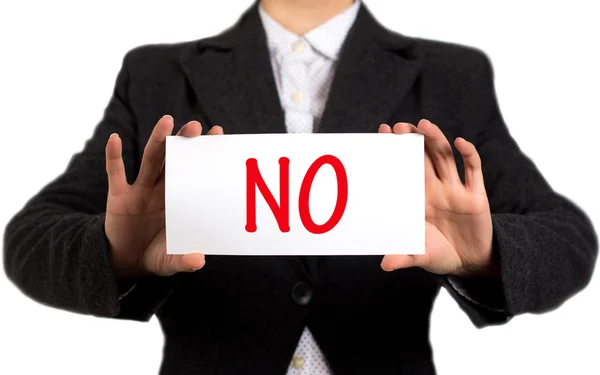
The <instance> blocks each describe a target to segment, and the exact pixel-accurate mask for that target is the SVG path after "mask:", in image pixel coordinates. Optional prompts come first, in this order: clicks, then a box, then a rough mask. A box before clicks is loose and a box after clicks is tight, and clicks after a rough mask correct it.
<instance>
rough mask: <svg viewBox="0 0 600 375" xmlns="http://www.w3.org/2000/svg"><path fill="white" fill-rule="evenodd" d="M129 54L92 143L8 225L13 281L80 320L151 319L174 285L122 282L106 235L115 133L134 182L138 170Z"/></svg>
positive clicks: (155, 280)
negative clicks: (108, 157) (109, 145)
mask: <svg viewBox="0 0 600 375" xmlns="http://www.w3.org/2000/svg"><path fill="white" fill-rule="evenodd" d="M130 54H131V53H128V54H127V55H126V57H125V58H124V60H123V64H122V67H121V69H120V71H119V74H118V76H117V79H116V83H115V86H114V92H113V95H112V97H111V99H110V101H109V104H108V105H107V107H106V109H105V112H104V115H103V118H102V119H101V121H100V122H99V124H98V125H97V126H96V128H95V130H94V132H93V135H92V137H91V138H90V139H89V140H88V141H87V142H86V143H85V145H84V147H83V149H82V150H81V151H80V152H78V153H77V154H75V155H74V156H73V157H72V159H71V160H70V162H69V164H68V166H67V168H66V170H65V171H64V172H63V173H62V174H61V175H60V176H58V177H57V178H56V179H55V180H53V181H51V182H50V183H48V184H47V185H46V186H45V187H43V188H42V189H41V191H40V192H38V193H37V194H36V195H35V196H34V197H33V198H31V199H30V200H29V201H28V202H26V204H25V205H24V207H23V208H22V209H21V210H20V211H19V212H18V213H17V214H16V215H15V216H14V217H13V218H12V219H11V220H10V221H9V223H8V225H7V226H6V228H5V233H4V244H3V247H4V249H3V250H4V259H3V260H4V268H5V272H6V275H7V276H8V278H9V279H10V280H11V281H12V282H13V283H14V284H15V285H16V286H17V287H18V288H19V289H20V290H21V291H22V292H23V293H24V294H25V295H27V296H29V297H30V298H32V299H34V300H36V301H37V302H39V303H42V304H45V305H48V306H51V307H55V308H60V309H64V310H68V311H72V312H76V313H81V314H89V315H96V316H101V317H116V318H125V319H135V320H149V319H150V317H151V316H152V315H153V313H154V312H155V310H156V308H157V307H158V306H159V304H160V302H161V301H162V300H163V299H164V298H166V296H167V295H168V293H169V290H170V289H169V282H170V279H169V278H159V277H146V278H143V279H140V280H117V278H116V276H115V273H114V270H113V268H112V266H111V262H110V251H109V247H108V242H107V239H106V234H105V232H104V217H105V210H106V200H107V193H108V181H107V176H106V166H105V146H106V142H107V140H108V137H109V136H110V134H111V133H115V132H116V133H118V134H119V135H120V137H121V138H122V140H123V158H124V162H125V168H126V172H127V177H128V180H129V181H132V180H133V179H134V177H135V175H137V172H138V169H139V160H137V159H138V158H137V157H136V155H137V151H138V150H137V146H136V137H137V130H136V123H135V119H134V116H133V114H132V111H131V109H130V106H129V104H128V97H127V92H128V85H129V81H130V79H129V72H128V69H127V61H128V56H129V55H130ZM132 285H135V286H134V287H133V288H131V286H132Z"/></svg>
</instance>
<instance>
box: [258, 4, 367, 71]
mask: <svg viewBox="0 0 600 375" xmlns="http://www.w3.org/2000/svg"><path fill="white" fill-rule="evenodd" d="M359 9H360V0H355V1H354V3H353V4H352V6H351V7H349V8H348V9H346V10H345V11H343V12H342V13H340V14H338V15H336V16H335V17H333V18H331V19H329V20H328V21H326V22H325V23H323V24H321V25H319V26H318V27H317V28H315V29H312V30H311V31H309V32H308V33H306V34H304V35H303V36H302V38H304V39H305V40H306V41H307V42H308V43H309V44H310V45H311V47H312V48H313V49H315V50H317V51H318V52H320V53H321V54H323V55H325V56H326V57H328V58H330V59H332V60H337V59H338V56H339V53H340V49H341V48H342V44H343V43H344V40H345V39H346V36H347V35H348V32H349V31H350V28H351V27H352V25H353V24H354V21H355V20H356V16H357V15H358V10H359ZM259 14H260V18H261V20H262V23H263V26H264V28H265V32H266V34H267V41H268V45H269V49H271V50H274V51H276V52H287V51H289V50H290V48H291V45H292V44H293V43H294V42H295V41H297V40H298V38H299V37H300V36H298V35H296V34H294V33H292V32H290V31H289V30H287V29H285V28H284V27H283V26H281V25H280V24H279V23H278V22H277V21H275V20H274V19H273V17H271V16H270V15H269V14H268V13H267V12H266V11H265V10H264V9H262V7H261V6H259Z"/></svg>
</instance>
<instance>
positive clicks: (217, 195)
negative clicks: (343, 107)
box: [165, 134, 425, 255]
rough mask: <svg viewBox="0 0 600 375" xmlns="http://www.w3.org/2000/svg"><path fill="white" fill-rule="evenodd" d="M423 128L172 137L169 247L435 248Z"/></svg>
mask: <svg viewBox="0 0 600 375" xmlns="http://www.w3.org/2000/svg"><path fill="white" fill-rule="evenodd" d="M423 147H424V143H423V136H422V135H420V134H405V135H394V134H252V135H217V136H200V137H196V138H185V137H181V136H170V137H168V138H167V145H166V159H165V168H166V177H165V178H166V186H165V190H166V191H165V194H166V196H165V200H166V234H167V252H168V253H169V254H185V253H193V252H200V253H204V254H209V255H210V254H220V255H368V254H370V255H383V254H423V253H424V252H425V203H424V202H425V186H424V156H423V152H424V148H423Z"/></svg>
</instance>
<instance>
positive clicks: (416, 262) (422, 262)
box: [381, 254, 428, 271]
mask: <svg viewBox="0 0 600 375" xmlns="http://www.w3.org/2000/svg"><path fill="white" fill-rule="evenodd" d="M427 262H428V257H427V255H426V254H418V255H392V254H388V255H386V256H384V257H383V260H382V261H381V268H382V269H383V270H384V271H395V270H398V269H404V268H410V267H425V266H426V265H427Z"/></svg>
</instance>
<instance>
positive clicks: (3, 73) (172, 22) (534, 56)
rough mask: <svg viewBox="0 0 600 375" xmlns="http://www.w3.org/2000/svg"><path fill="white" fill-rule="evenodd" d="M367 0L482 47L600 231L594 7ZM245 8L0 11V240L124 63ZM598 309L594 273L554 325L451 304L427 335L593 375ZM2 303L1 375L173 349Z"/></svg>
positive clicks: (512, 110)
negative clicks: (478, 313) (482, 320)
mask: <svg viewBox="0 0 600 375" xmlns="http://www.w3.org/2000/svg"><path fill="white" fill-rule="evenodd" d="M365 1H366V2H367V4H368V5H369V7H370V9H371V10H372V12H373V13H374V14H375V16H376V17H378V18H379V20H380V21H381V22H382V23H383V24H385V25H386V26H388V27H390V28H392V29H395V30H397V31H400V32H402V33H404V34H407V35H414V36H420V37H427V38H433V39H438V40H444V41H451V42H456V43H461V44H468V45H472V46H476V47H479V48H481V49H483V50H485V51H486V52H487V53H488V55H489V56H490V57H491V59H492V62H493V63H494V67H495V71H496V82H497V91H498V95H499V99H500V103H501V108H502V111H503V114H504V116H505V118H506V121H507V123H508V125H509V127H510V129H511V131H512V133H513V134H514V137H515V138H516V139H517V141H518V142H519V144H520V145H521V147H522V148H523V150H524V151H525V152H526V153H527V154H528V155H530V156H531V157H532V158H533V159H534V161H535V162H536V163H537V165H538V166H539V168H540V170H541V171H542V172H543V173H544V175H545V176H546V177H547V179H548V180H549V182H550V183H551V184H552V185H553V187H554V188H555V189H556V190H557V191H559V192H561V193H564V194H566V195H567V196H569V197H571V198H572V199H573V200H574V201H575V202H576V203H578V204H580V205H581V206H582V207H584V209H585V210H586V212H587V213H588V214H589V215H590V216H591V218H592V220H593V221H594V223H595V225H596V227H597V228H600V204H599V199H598V196H597V194H598V185H597V184H595V182H596V181H597V173H598V165H597V163H598V160H600V158H599V157H598V146H597V145H598V130H597V129H598V126H599V125H600V124H599V121H598V118H597V111H596V109H597V106H598V99H599V95H598V91H597V90H598V88H599V87H600V77H599V73H598V72H599V70H598V66H600V61H599V60H600V59H599V57H598V40H597V37H598V35H600V29H599V27H598V23H597V12H595V11H594V5H595V2H593V1H587V0H572V1H569V2H562V1H561V2H558V1H545V2H542V1H519V2H516V1H515V2H512V1H495V2H492V1H465V0H454V1H432V0H418V1H417V0H415V1H404V0H402V1H400V0H395V1H383V0H379V1H377V0H365ZM250 3H251V1H250V0H240V1H233V0H229V1H216V0H215V1H207V0H195V1H170V2H165V1H160V2H159V1H149V0H147V1H143V2H138V1H115V0H103V1H96V2H75V1H72V2H68V1H59V0H54V1H13V2H8V1H5V2H2V5H0V14H2V22H1V23H0V38H1V43H0V51H1V52H0V56H1V58H0V77H1V79H0V109H1V115H2V125H1V129H2V130H1V131H2V135H1V136H0V144H1V147H0V153H1V155H0V161H1V163H2V170H3V174H2V177H1V184H0V186H1V189H2V191H1V193H2V194H1V195H0V200H1V202H0V207H1V210H0V224H1V225H2V227H4V225H5V223H6V222H7V220H8V219H9V218H10V217H11V216H12V215H13V214H14V213H15V212H16V211H17V210H18V209H19V208H20V207H21V206H22V205H23V204H24V203H25V201H26V199H28V198H29V197H30V196H32V195H33V194H34V193H36V192H37V191H38V189H40V188H41V187H42V186H43V185H44V184H45V183H47V182H48V181H50V180H51V179H52V178H54V177H56V176H57V175H58V174H59V173H60V172H62V170H63V169H64V168H65V167H66V164H67V162H68V160H69V158H70V157H71V155H72V154H73V153H74V152H76V151H78V150H79V149H80V148H81V147H82V146H83V142H84V141H85V140H86V139H87V138H88V137H89V136H90V135H91V132H92V130H93V127H94V126H95V124H96V123H97V122H98V120H99V119H100V117H101V115H102V111H103V109H104V106H105V105H106V103H107V101H108V98H109V96H110V93H111V90H112V87H113V83H114V79H115V76H116V73H117V70H118V69H119V66H120V64H121V59H122V57H123V55H124V54H125V52H126V51H128V50H129V49H131V48H133V47H135V46H138V45H140V44H146V43H157V42H179V41H184V40H191V39H198V38H201V37H204V36H208V35H211V34H214V33H217V32H219V31H221V30H223V29H224V28H226V27H228V26H229V25H231V24H232V23H233V22H234V21H235V20H236V19H237V17H238V15H239V14H240V13H241V12H242V11H243V10H245V9H246V7H247V6H249V5H250ZM499 157H501V155H499ZM599 300H600V276H598V274H596V276H595V277H594V279H593V280H592V283H591V284H590V285H589V286H588V288H587V289H585V290H584V291H583V292H582V293H580V294H578V295H577V296H576V297H574V298H573V299H571V300H569V301H568V302H567V303H566V304H564V305H563V306H562V307H561V308H559V309H558V310H556V311H554V312H551V313H548V314H544V315H538V316H521V317H518V318H515V319H514V320H513V321H512V322H510V323H509V324H508V325H505V326H501V327H494V328H486V329H483V330H477V329H475V328H473V326H472V325H471V323H470V322H469V321H468V319H467V318H466V315H464V314H463V313H462V312H461V311H460V310H459V308H458V307H457V305H456V304H455V302H454V301H453V300H451V299H450V298H449V297H448V295H447V294H446V292H442V294H441V295H440V297H439V299H438V300H437V302H436V304H435V308H434V312H433V317H432V328H431V340H432V345H433V348H434V353H435V361H436V364H437V368H438V371H439V373H440V374H442V375H444V374H465V375H467V374H473V375H481V374H506V373H514V374H530V373H531V374H533V373H535V374H564V373H571V374H598V373H600V365H599V364H598V358H597V357H598V347H599V345H598V340H599V337H600V319H599V318H598V316H599V313H600V309H599ZM0 306H1V307H0V350H1V351H0V373H1V374H8V375H12V374H39V373H46V372H49V373H61V374H77V375H80V374H90V375H91V374H102V375H104V374H114V375H117V374H128V375H135V374H153V373H156V372H157V369H158V367H159V364H160V361H161V350H162V345H163V336H162V333H161V331H160V329H159V325H158V324H157V321H156V320H155V319H153V320H152V321H151V322H150V323H146V324H143V323H133V322H123V321H114V320H108V319H107V320H102V319H97V318H92V317H86V316H80V315H75V314H70V313H66V312H62V311H58V310H55V309H51V308H48V307H45V306H42V305H40V304H38V303H36V302H33V301H31V300H29V299H27V298H26V297H24V296H23V295H22V294H21V293H20V292H19V291H18V290H17V289H16V288H14V287H13V286H12V285H11V284H10V283H9V282H8V281H7V280H6V279H5V278H4V275H2V276H0ZM207 324H209V323H208V322H207ZM397 324H410V322H397ZM248 371H249V373H251V372H252V369H248Z"/></svg>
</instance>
